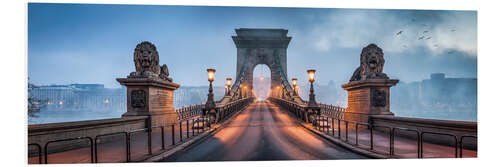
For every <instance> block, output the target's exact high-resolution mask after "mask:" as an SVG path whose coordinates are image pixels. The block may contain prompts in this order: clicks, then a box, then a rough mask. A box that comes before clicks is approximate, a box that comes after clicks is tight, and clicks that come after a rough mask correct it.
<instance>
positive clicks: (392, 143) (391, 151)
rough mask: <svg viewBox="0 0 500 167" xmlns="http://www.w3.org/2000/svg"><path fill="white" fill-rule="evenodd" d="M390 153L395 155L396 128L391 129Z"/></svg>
mask: <svg viewBox="0 0 500 167" xmlns="http://www.w3.org/2000/svg"><path fill="white" fill-rule="evenodd" d="M389 130H390V133H389V155H390V156H392V155H394V128H391V129H389Z"/></svg>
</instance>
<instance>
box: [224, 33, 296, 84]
mask: <svg viewBox="0 0 500 167" xmlns="http://www.w3.org/2000/svg"><path fill="white" fill-rule="evenodd" d="M235 31H236V34H237V35H236V36H233V37H232V38H233V41H234V44H235V45H236V48H237V65H236V82H235V84H234V85H233V86H239V85H240V84H243V85H245V86H247V87H248V88H249V89H250V90H253V84H252V83H253V72H254V68H255V66H257V65H259V64H264V65H266V66H267V67H269V69H270V71H271V90H273V91H275V89H272V88H275V87H276V86H280V85H281V84H282V82H285V83H284V85H286V86H287V89H290V90H291V87H290V88H288V87H289V84H288V77H287V64H286V60H287V59H286V57H287V48H288V44H289V43H290V40H291V39H292V37H288V36H287V33H288V30H285V29H247V28H240V29H236V30H235ZM233 90H236V89H234V88H233Z"/></svg>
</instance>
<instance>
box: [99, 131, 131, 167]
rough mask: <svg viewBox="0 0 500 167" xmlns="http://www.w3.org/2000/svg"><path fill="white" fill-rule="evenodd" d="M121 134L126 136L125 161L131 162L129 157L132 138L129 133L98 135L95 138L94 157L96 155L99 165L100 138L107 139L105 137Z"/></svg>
mask: <svg viewBox="0 0 500 167" xmlns="http://www.w3.org/2000/svg"><path fill="white" fill-rule="evenodd" d="M120 134H123V135H124V136H125V159H126V162H130V159H129V158H130V157H129V154H130V150H129V148H130V147H128V145H129V143H130V138H129V137H128V135H129V134H128V132H115V133H107V134H101V135H97V136H95V138H94V155H95V163H99V161H98V151H97V150H98V147H97V146H98V143H99V138H101V137H105V136H114V135H120Z"/></svg>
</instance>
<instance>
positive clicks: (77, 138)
mask: <svg viewBox="0 0 500 167" xmlns="http://www.w3.org/2000/svg"><path fill="white" fill-rule="evenodd" d="M82 139H88V140H89V142H90V163H94V146H93V145H94V144H93V142H94V140H92V138H91V137H75V138H66V139H59V140H52V141H48V142H47V143H45V146H44V150H45V151H44V157H45V164H48V162H49V159H48V155H49V153H48V146H49V144H50V143H58V142H64V141H72V140H82Z"/></svg>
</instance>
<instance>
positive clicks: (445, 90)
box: [419, 73, 477, 105]
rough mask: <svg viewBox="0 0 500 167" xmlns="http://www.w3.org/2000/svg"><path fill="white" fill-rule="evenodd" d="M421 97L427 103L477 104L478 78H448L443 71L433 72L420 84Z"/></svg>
mask: <svg viewBox="0 0 500 167" xmlns="http://www.w3.org/2000/svg"><path fill="white" fill-rule="evenodd" d="M419 99H420V100H422V101H423V102H425V103H427V104H437V105H439V104H440V103H444V104H450V105H476V104H477V78H446V77H445V74H443V73H434V74H431V78H430V79H426V80H423V81H422V83H421V85H420V92H419Z"/></svg>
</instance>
